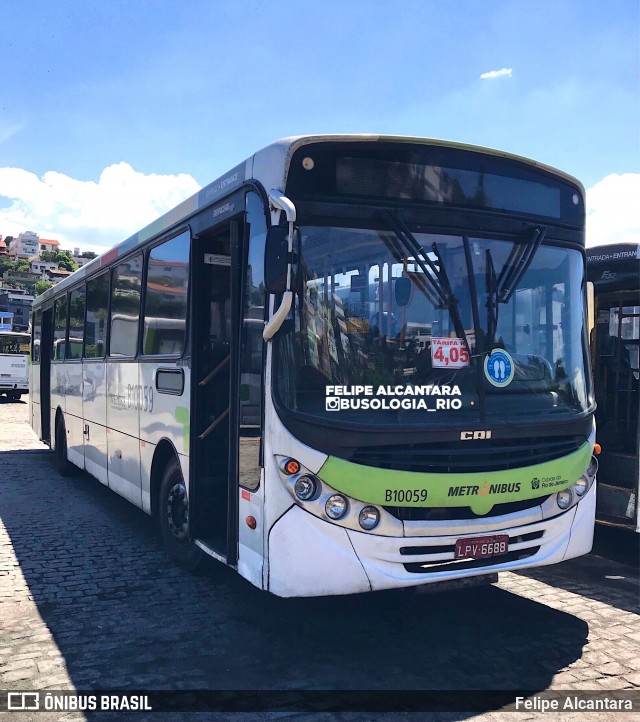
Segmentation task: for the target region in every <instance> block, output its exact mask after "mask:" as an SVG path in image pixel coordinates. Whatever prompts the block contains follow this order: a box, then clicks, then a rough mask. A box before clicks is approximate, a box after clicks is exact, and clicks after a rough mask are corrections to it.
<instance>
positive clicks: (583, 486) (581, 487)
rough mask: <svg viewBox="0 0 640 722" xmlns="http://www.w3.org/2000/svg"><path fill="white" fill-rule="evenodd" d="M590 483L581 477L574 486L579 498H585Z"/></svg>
mask: <svg viewBox="0 0 640 722" xmlns="http://www.w3.org/2000/svg"><path fill="white" fill-rule="evenodd" d="M589 486H590V484H589V481H588V479H587V478H586V477H584V476H581V477H580V478H579V479H578V481H576V483H575V484H574V485H573V490H574V491H575V492H576V495H577V496H584V495H585V494H586V493H587V490H588V489H589Z"/></svg>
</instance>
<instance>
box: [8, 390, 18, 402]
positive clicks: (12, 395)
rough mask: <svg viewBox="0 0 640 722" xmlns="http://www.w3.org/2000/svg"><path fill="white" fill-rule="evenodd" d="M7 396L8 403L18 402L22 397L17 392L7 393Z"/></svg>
mask: <svg viewBox="0 0 640 722" xmlns="http://www.w3.org/2000/svg"><path fill="white" fill-rule="evenodd" d="M7 396H8V397H9V400H10V401H20V396H22V394H21V393H20V392H19V391H8V392H7Z"/></svg>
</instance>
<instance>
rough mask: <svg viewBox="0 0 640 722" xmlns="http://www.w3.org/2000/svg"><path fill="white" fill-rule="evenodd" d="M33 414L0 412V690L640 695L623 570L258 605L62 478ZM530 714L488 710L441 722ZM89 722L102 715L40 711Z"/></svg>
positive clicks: (571, 570) (638, 657) (260, 596)
mask: <svg viewBox="0 0 640 722" xmlns="http://www.w3.org/2000/svg"><path fill="white" fill-rule="evenodd" d="M27 408H28V407H27V404H26V403H15V404H9V403H5V402H3V401H0V689H5V690H16V689H33V690H45V689H63V688H68V689H74V688H75V689H79V690H80V689H90V688H94V689H97V688H101V689H102V688H113V689H118V688H119V689H123V688H128V689H135V688H145V689H188V688H191V689H198V688H199V689H232V688H236V689H266V688H273V689H309V688H313V689H327V688H328V689H360V690H382V689H436V690H437V689H462V690H464V689H477V690H482V689H514V690H517V689H529V690H545V689H562V688H564V689H572V690H583V689H588V690H616V689H629V688H634V687H640V617H639V616H638V611H639V606H638V591H639V586H638V576H637V570H634V569H633V568H632V567H629V566H626V565H621V564H617V563H616V562H614V561H611V560H606V559H602V558H600V557H595V556H589V557H586V558H584V559H582V560H578V561H576V562H569V563H566V564H563V565H558V566H555V567H551V568H547V569H539V570H535V571H532V572H531V573H528V574H522V575H516V574H504V575H501V577H500V582H499V584H498V585H495V586H492V587H487V588H481V589H477V590H468V591H465V592H449V593H446V594H440V595H412V594H406V593H398V592H388V593H387V592H385V593H378V594H374V595H362V596H355V597H345V598H336V599H302V600H296V599H292V600H282V599H278V598H276V597H272V596H269V595H267V594H264V593H262V592H260V591H258V590H256V589H254V588H253V587H251V586H250V585H249V584H248V583H247V582H245V581H244V580H242V579H240V578H239V577H237V576H236V575H235V574H233V573H231V572H229V571H228V570H226V569H225V568H223V567H221V566H220V565H215V566H212V568H211V569H210V570H209V571H208V572H207V573H206V574H205V575H203V576H200V577H194V576H190V575H189V574H187V573H185V572H183V571H181V570H180V569H177V568H176V567H174V566H172V565H171V564H170V563H168V561H167V559H166V557H165V554H164V552H163V550H162V548H161V546H160V543H159V540H158V537H157V535H156V533H155V529H154V527H153V525H152V523H151V520H150V519H149V518H148V517H147V516H146V515H144V514H143V513H142V512H140V511H139V510H137V509H135V508H134V507H132V506H131V505H129V504H128V503H127V502H125V501H124V500H122V499H120V498H119V497H117V496H116V495H115V494H113V493H111V492H110V491H109V490H107V489H105V488H104V487H103V486H102V485H100V484H99V483H98V482H95V481H94V480H92V479H91V478H90V477H87V476H84V475H79V476H77V477H72V478H70V479H63V478H61V477H60V476H58V474H57V473H56V472H55V471H54V469H53V465H52V461H51V458H50V453H49V452H48V451H47V450H46V449H45V448H44V447H43V446H42V445H41V444H40V443H39V442H38V441H37V440H36V439H35V436H34V434H33V433H32V432H31V430H30V428H29V427H28V426H27V424H26V421H27ZM623 543H624V542H623ZM628 543H629V544H631V543H633V542H632V541H631V539H629V542H628ZM362 694H363V695H366V692H363V693H362ZM5 716H6V717H9V714H8V713H6V714H5ZM534 716H535V715H533V714H531V713H509V714H507V713H501V712H496V711H495V710H492V709H491V707H490V706H488V707H487V709H486V710H485V713H484V714H482V715H477V716H476V717H474V715H472V714H466V715H464V714H442V715H439V716H438V718H439V719H447V720H448V719H469V718H474V719H478V718H482V719H501V720H502V719H514V720H519V721H522V720H526V719H530V718H533V717H534ZM0 717H2V713H0ZM226 717H228V719H233V720H239V719H240V717H238V716H234V715H227V716H226ZM226 717H225V716H221V715H215V716H210V717H197V719H205V718H206V719H209V718H210V719H216V720H217V719H225V718H226ZM254 717H255V718H269V719H272V718H281V717H285V718H287V719H292V718H293V719H298V718H309V719H311V718H312V719H314V720H320V721H324V720H330V719H331V720H334V719H338V720H342V719H345V720H346V719H350V720H351V719H358V720H361V719H362V720H364V719H371V720H373V719H380V718H381V716H380V715H378V714H353V713H351V714H346V713H341V714H329V713H322V714H316V715H313V716H310V715H301V714H299V713H269V714H263V715H254ZM11 718H12V719H17V720H20V719H23V720H26V719H29V718H28V716H27V715H26V714H18V715H15V714H14V715H13V716H12V717H11ZM94 718H95V719H105V717H104V715H103V716H101V715H99V714H96V713H92V712H87V713H86V716H85V715H83V714H78V713H51V714H47V713H38V714H36V715H34V716H33V719H35V720H38V721H39V722H45V720H47V719H51V720H53V719H55V720H77V719H78V720H79V719H94ZM112 718H113V719H118V718H119V717H118V716H117V715H116V716H113V717H112ZM142 718H143V716H134V717H133V719H142ZM152 718H153V717H150V719H152ZM191 718H193V719H196V717H195V716H193V715H192V716H189V715H180V716H174V715H171V716H169V715H163V716H162V717H160V719H161V720H169V719H171V720H174V719H191ZM245 718H246V717H245V716H243V717H242V719H245ZM388 718H389V719H393V720H400V719H403V720H404V719H407V720H409V719H416V717H412V716H411V715H408V714H391V715H388ZM419 718H420V719H425V718H426V716H425V715H421V716H419ZM565 718H566V719H584V715H583V714H582V713H575V714H573V713H572V714H565V715H564V716H563V717H562V719H565ZM614 718H618V715H617V714H615V713H601V714H596V715H594V716H590V717H589V719H592V720H595V719H614ZM623 719H624V718H623ZM626 719H629V720H630V719H631V717H630V716H627V717H626Z"/></svg>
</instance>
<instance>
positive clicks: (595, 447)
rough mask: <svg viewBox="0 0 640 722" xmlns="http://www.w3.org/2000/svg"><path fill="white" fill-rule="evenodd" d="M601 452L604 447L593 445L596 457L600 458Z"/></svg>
mask: <svg viewBox="0 0 640 722" xmlns="http://www.w3.org/2000/svg"><path fill="white" fill-rule="evenodd" d="M601 451H602V447H601V446H600V444H594V445H593V453H594V454H595V455H596V456H599V454H600V452H601Z"/></svg>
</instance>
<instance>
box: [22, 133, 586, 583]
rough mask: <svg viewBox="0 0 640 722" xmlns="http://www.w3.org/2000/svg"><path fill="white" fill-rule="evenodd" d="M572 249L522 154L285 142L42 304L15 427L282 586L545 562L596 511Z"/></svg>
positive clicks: (194, 559) (548, 190) (467, 573)
mask: <svg viewBox="0 0 640 722" xmlns="http://www.w3.org/2000/svg"><path fill="white" fill-rule="evenodd" d="M434 188H435V190H434ZM385 209H386V210H385ZM479 228H482V231H480V230H477V229H479ZM454 229H455V230H454ZM281 238H285V239H288V240H286V241H285V242H286V243H289V250H287V249H285V251H283V252H282V253H280V252H279V251H278V252H275V251H273V249H274V248H281V246H276V245H274V244H275V243H280V240H278V239H281ZM298 238H299V239H300V241H299V242H300V247H299V248H297V249H296V248H294V244H295V243H297V242H298V241H297V240H296V239H298ZM274 239H275V240H274ZM270 249H271V250H270ZM583 249H584V191H583V189H582V187H581V186H580V184H579V183H578V182H577V181H575V180H574V179H572V178H570V177H569V176H566V175H564V174H561V173H559V172H558V171H553V170H552V169H549V168H546V167H545V166H541V165H539V164H537V163H534V162H532V161H526V160H524V159H521V158H516V157H514V156H508V155H506V154H502V153H497V152H495V151H488V150H485V149H478V148H473V147H466V146H458V145H455V144H449V143H444V142H441V141H428V140H424V139H414V138H408V139H400V138H383V137H378V136H367V135H362V136H326V137H301V138H292V139H286V140H282V141H279V142H277V143H274V144H272V145H270V146H268V147H267V148H265V149H264V150H262V151H260V152H259V153H256V154H255V155H254V156H252V157H251V158H249V159H248V160H247V161H246V162H245V163H242V164H240V165H239V166H237V167H236V168H234V169H232V170H231V171H230V172H229V173H227V174H225V175H224V176H222V177H221V178H219V179H218V180H216V181H214V182H213V183H211V184H210V185H208V186H206V187H205V188H203V189H202V190H201V191H200V192H199V193H198V194H196V195H195V196H194V197H193V198H190V199H188V200H187V201H185V202H184V203H182V204H181V205H180V206H178V207H177V208H176V209H174V210H173V211H171V212H169V213H167V214H165V215H164V216H162V217H161V218H160V219H158V220H157V221H156V222H154V223H153V224H151V225H150V226H149V227H147V228H145V229H143V230H142V231H140V232H139V233H137V234H135V235H134V236H132V237H131V238H128V239H127V240H125V241H123V242H122V243H120V244H119V245H118V246H116V247H115V248H114V249H112V250H111V251H109V252H108V253H107V254H105V255H103V256H101V257H98V258H96V259H94V260H92V261H91V262H89V263H88V264H86V265H85V266H84V267H83V268H81V269H79V270H78V271H76V272H75V273H74V274H72V275H71V276H70V277H69V278H67V279H65V280H64V281H62V282H60V283H59V284H57V286H55V287H54V288H52V289H49V290H47V291H46V292H45V293H43V294H42V295H41V296H39V297H38V298H37V299H36V302H35V303H34V325H33V348H34V360H33V364H32V367H31V369H32V377H31V385H32V392H31V394H30V404H31V419H32V425H33V428H34V429H35V430H36V432H37V433H38V434H39V436H40V438H42V439H43V440H45V441H46V442H47V443H49V444H50V446H51V447H52V449H54V451H55V452H56V459H57V463H58V467H59V469H60V471H61V472H63V473H67V472H68V471H69V469H70V467H69V464H73V465H75V466H77V467H79V468H81V469H86V470H87V471H88V472H89V473H91V474H92V475H93V476H95V477H96V478H97V479H98V480H99V481H100V482H101V483H103V484H105V485H107V486H109V487H110V488H112V489H113V490H114V491H116V492H117V493H118V494H121V495H122V496H124V497H125V498H127V499H128V500H129V501H131V502H132V503H134V504H135V505H136V506H138V507H140V508H141V509H142V510H144V511H145V512H147V513H149V514H152V515H154V516H155V517H156V518H157V519H158V521H159V524H160V529H161V531H162V535H163V539H164V541H165V543H166V545H167V550H168V552H169V554H170V556H171V557H172V558H173V559H174V560H176V561H177V562H178V563H181V564H183V565H184V566H186V567H188V568H193V567H195V566H196V565H197V564H198V563H199V561H200V560H201V558H202V556H203V555H204V554H208V555H210V556H213V557H215V558H216V559H219V560H220V561H222V562H224V563H226V564H228V565H229V566H231V567H233V568H235V569H237V571H238V572H239V573H240V574H241V575H242V576H243V577H245V578H246V579H248V580H249V581H250V582H251V583H252V584H254V585H256V586H257V587H259V588H261V589H265V590H268V591H270V592H272V593H275V594H277V595H280V596H314V595H328V594H349V593H356V592H364V591H373V590H380V589H389V588H394V587H408V586H418V585H423V584H432V583H437V582H440V581H447V582H451V581H453V580H460V579H466V578H469V577H481V576H485V575H487V574H494V573H496V572H499V571H503V570H513V569H524V568H527V567H532V566H539V565H543V564H552V563H556V562H560V561H562V560H564V559H569V558H572V557H575V556H578V555H581V554H585V553H586V552H588V551H589V550H590V548H591V543H592V536H593V525H594V509H595V484H594V463H593V462H592V460H591V453H592V448H593V443H594V434H595V431H594V425H593V408H594V407H593V397H592V393H591V389H590V372H589V367H588V355H587V353H586V334H585V330H584V315H585V314H584V308H583V306H584V251H583ZM278 254H279V255H278ZM265 255H266V256H267V259H268V261H269V262H268V263H267V266H268V265H269V263H270V262H271V261H273V258H274V257H277V259H279V260H276V261H274V263H276V266H277V267H278V268H280V267H281V264H282V263H284V264H285V266H284V268H286V264H288V263H289V264H293V266H292V268H291V269H290V270H289V273H288V275H287V273H285V274H284V278H285V281H284V285H283V286H281V287H279V286H278V284H277V283H276V282H275V281H273V280H272V279H270V277H269V275H268V274H269V273H271V271H268V270H267V269H265ZM269 259H271V260H269ZM282 259H284V260H282ZM277 264H280V265H277ZM409 266H410V267H411V269H410V272H407V269H408V267H409ZM523 268H524V270H523ZM287 277H288V279H289V280H288V281H286V278H287ZM349 278H351V279H353V278H355V279H356V280H355V281H348V283H349V284H350V287H349V300H348V302H346V301H345V299H344V298H343V297H342V296H344V295H345V294H344V293H343V294H342V295H341V294H340V293H338V292H337V289H338V288H339V287H340V288H344V283H345V279H349ZM390 278H391V282H389V279H390ZM401 278H403V279H404V280H400V279H401ZM369 279H374V280H372V281H371V282H370V281H369ZM287 284H288V285H287ZM340 284H343V285H342V286H340ZM409 285H410V286H411V288H410V289H409ZM516 290H517V291H518V292H517V293H514V292H515V291H516ZM409 291H410V293H409ZM525 303H530V307H529V308H524V306H523V304H525ZM372 309H373V310H372ZM265 324H267V325H265ZM265 329H266V330H265ZM263 331H264V336H265V339H268V340H263ZM434 339H435V341H434ZM80 340H82V341H80ZM40 348H41V349H42V353H40V352H39V349H40ZM437 349H438V350H437ZM469 351H471V353H469ZM448 364H451V367H448ZM415 389H418V391H415ZM436 390H437V391H436ZM410 394H413V396H411V398H409V395H410ZM354 399H355V400H354ZM363 402H366V404H364V403H363ZM407 404H408V405H407ZM411 404H414V406H411ZM365 409H368V410H365Z"/></svg>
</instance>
